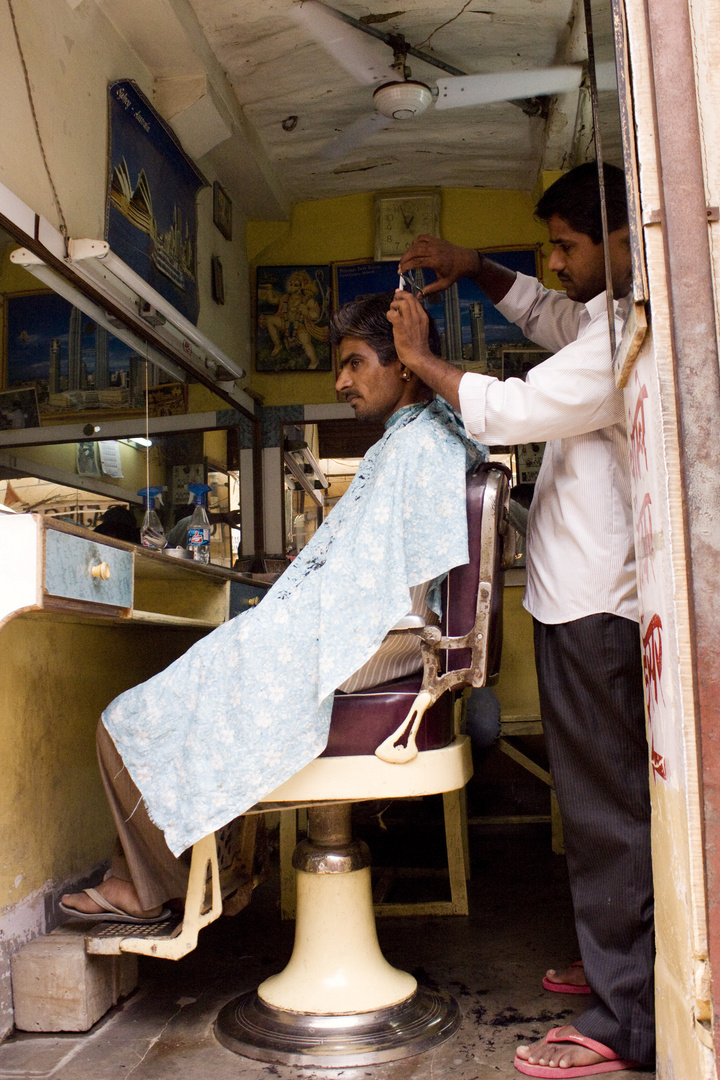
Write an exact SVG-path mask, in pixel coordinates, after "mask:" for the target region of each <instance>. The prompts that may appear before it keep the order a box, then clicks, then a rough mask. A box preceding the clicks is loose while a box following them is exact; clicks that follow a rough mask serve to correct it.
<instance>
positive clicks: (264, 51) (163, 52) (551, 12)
mask: <svg viewBox="0 0 720 1080" xmlns="http://www.w3.org/2000/svg"><path fill="white" fill-rule="evenodd" d="M297 2H298V0H123V3H122V4H117V3H116V2H115V0H96V3H97V4H98V6H100V7H101V8H102V9H103V10H104V12H105V13H106V15H107V17H108V18H109V19H110V20H111V21H112V22H114V23H115V25H116V26H118V28H119V29H120V30H121V32H122V33H123V34H124V35H125V37H126V38H127V39H128V41H130V43H131V44H132V45H133V47H134V48H135V49H136V51H137V52H138V53H139V54H140V55H141V57H142V58H143V59H144V61H145V63H146V64H147V65H148V67H149V68H150V70H151V72H152V73H153V74H154V76H155V79H156V88H157V102H158V107H159V108H160V110H161V112H163V113H164V115H165V116H166V117H167V118H168V119H169V120H170V122H171V123H175V120H174V119H173V115H174V113H176V112H177V111H178V110H180V109H182V108H184V107H185V106H186V105H187V102H188V100H190V99H192V98H193V97H197V96H198V95H199V94H201V93H204V92H209V93H210V94H211V97H212V101H213V102H214V103H215V106H216V108H217V110H219V114H218V121H219V122H220V116H221V117H222V124H221V126H222V125H223V124H224V125H225V133H227V132H232V135H231V137H230V138H224V140H223V141H221V142H219V144H218V145H217V146H216V147H215V148H214V149H212V150H211V151H210V152H209V154H208V159H209V161H211V162H212V165H213V167H214V169H215V170H216V171H217V173H218V175H220V177H221V179H223V180H224V182H225V183H227V184H228V186H230V188H231V190H234V191H235V192H236V193H238V194H239V193H240V192H241V193H242V202H243V204H244V205H245V206H246V207H247V209H248V216H250V217H278V216H284V214H286V213H287V211H288V209H289V207H290V206H291V205H292V204H293V203H294V202H296V201H298V200H303V199H313V198H326V197H331V196H337V195H343V194H348V193H351V192H356V191H367V190H377V189H381V188H392V187H406V186H445V187H475V186H481V187H493V188H515V189H524V190H530V189H532V188H533V186H534V184H535V180H536V178H537V175H538V172H539V171H540V170H541V169H543V168H549V169H556V168H561V167H566V166H569V165H572V164H574V163H575V162H576V161H577V160H578V157H580V158H582V157H583V156H584V155H585V154H586V153H587V145H588V141H589V140H588V138H587V128H588V123H587V101H586V98H587V94H584V93H583V92H582V91H581V92H580V93H579V94H578V93H577V92H576V93H572V94H564V95H561V96H559V97H558V98H554V99H544V101H543V102H542V104H543V106H544V111H545V115H544V116H543V115H540V116H528V115H526V112H525V111H523V109H522V108H521V107H519V106H518V105H517V104H511V103H510V102H503V103H500V104H495V105H483V106H474V107H470V108H462V109H452V110H444V111H435V109H434V106H431V107H430V109H429V110H428V112H427V113H425V114H424V115H423V116H421V117H417V118H415V119H413V120H407V121H394V122H392V124H391V126H390V127H388V128H387V129H385V130H381V131H376V132H375V133H374V134H373V136H372V138H371V139H369V140H368V141H366V142H364V143H363V144H362V145H359V146H354V147H353V148H351V149H350V150H349V151H348V153H347V154H346V155H344V156H343V157H342V158H341V159H339V160H326V159H324V158H323V157H322V151H323V148H324V147H325V146H326V145H327V144H328V142H329V141H330V140H332V139H333V138H335V137H336V136H337V135H338V134H339V133H340V132H342V131H344V130H346V129H347V128H348V127H349V126H350V125H351V124H352V123H353V122H354V121H356V120H357V119H358V118H359V117H361V116H363V115H366V114H368V113H370V112H372V110H373V106H372V91H373V87H372V86H363V85H359V84H358V83H357V82H355V81H354V79H353V78H352V76H350V75H349V74H347V72H346V71H345V70H344V69H343V68H342V67H341V66H340V64H339V63H338V62H337V61H336V60H335V59H333V57H332V56H330V55H329V54H328V53H327V52H326V51H325V50H324V49H323V48H322V47H321V46H320V45H319V44H318V43H317V42H316V41H315V40H314V39H313V38H312V36H311V35H310V34H309V32H308V31H307V30H306V29H305V27H304V26H302V25H299V24H298V23H297V22H296V21H295V20H294V19H293V18H292V8H293V7H294V6H295V4H296V3H297ZM463 2H464V0H435V3H428V2H427V0H403V2H401V0H370V2H369V3H364V2H359V0H333V3H334V6H336V7H338V8H341V9H342V10H343V11H344V12H346V13H347V14H349V15H351V16H353V17H354V18H355V19H360V20H363V19H365V20H369V21H371V22H372V24H373V25H375V26H377V27H378V28H379V29H381V30H383V31H388V32H391V33H397V32H400V33H402V34H403V35H404V36H405V38H406V39H407V41H408V42H409V43H410V44H411V45H413V46H415V47H418V46H420V47H421V49H422V51H424V52H428V53H430V54H431V55H434V56H435V57H437V58H439V59H441V60H443V61H445V62H446V63H449V64H451V65H453V66H454V67H456V68H459V69H461V70H462V71H465V72H468V73H470V74H476V73H486V72H487V73H491V72H498V71H512V70H517V69H519V70H527V69H533V68H544V67H548V66H550V65H553V64H563V63H568V62H582V61H583V60H584V59H585V58H586V51H585V42H584V24H583V20H582V17H580V18H576V17H575V10H576V8H578V7H579V8H580V9H581V8H582V4H581V3H580V4H578V0H575V3H573V0H470V3H468V4H467V6H466V7H465V10H464V11H462V13H460V12H461V9H462V8H463ZM593 3H594V5H595V4H596V0H593ZM597 7H598V18H597V21H596V26H595V33H596V45H597V44H600V46H601V48H605V51H607V47H606V46H607V41H608V40H609V30H608V27H607V25H606V23H607V10H608V7H609V0H597ZM601 12H602V15H601ZM601 20H604V21H601ZM443 23H447V25H444V26H443V25H442V24H443ZM357 34H358V37H359V38H360V39H361V40H362V41H363V42H365V43H370V45H371V47H376V48H377V49H378V50H379V52H380V54H381V55H386V57H387V63H388V67H389V65H390V64H391V63H392V52H391V50H390V49H389V48H388V47H387V46H385V45H384V44H382V43H376V42H374V41H373V39H371V38H369V37H367V36H365V35H362V34H361V33H360V32H359V31H357ZM431 35H432V36H431ZM430 37H431V40H429V41H427V39H428V38H430ZM423 42H427V43H426V44H422V43H423ZM409 64H410V66H411V68H412V76H413V78H417V79H420V80H422V81H425V82H427V83H428V84H429V85H430V86H431V87H432V86H434V85H435V80H436V79H437V78H438V77H439V76H442V74H443V73H442V72H440V71H438V69H436V68H434V67H431V66H429V65H427V64H424V63H423V62H422V61H420V60H416V59H414V58H412V57H411V58H409ZM388 74H389V78H391V77H392V73H391V72H390V71H389V73H388ZM196 84H197V85H198V86H199V87H200V89H197V87H196ZM206 84H207V85H206ZM203 87H204V88H205V89H203ZM208 100H209V99H206V100H205V105H206V106H207V103H208ZM173 102H175V103H176V104H175V105H173ZM188 115H192V114H188ZM203 115H207V113H204V114H203ZM291 116H296V117H297V118H298V119H297V123H296V126H295V127H294V129H293V130H290V131H286V130H284V129H283V126H282V123H283V121H284V120H286V119H287V118H288V117H291ZM177 122H178V128H179V125H180V123H181V118H177ZM205 123H206V121H204V120H203V121H202V124H203V125H205ZM583 128H584V129H585V136H584V142H583V137H582V130H583ZM579 133H580V138H579V137H578V136H579ZM616 150H617V147H613V149H612V150H611V152H610V154H609V155H607V154H606V156H609V157H610V158H611V159H612V157H613V154H615V156H616ZM200 164H201V165H202V159H201V161H200Z"/></svg>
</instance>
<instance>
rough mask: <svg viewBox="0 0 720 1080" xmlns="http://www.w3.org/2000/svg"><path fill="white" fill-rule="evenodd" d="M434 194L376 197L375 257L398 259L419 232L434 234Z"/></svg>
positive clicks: (435, 209) (435, 215)
mask: <svg viewBox="0 0 720 1080" xmlns="http://www.w3.org/2000/svg"><path fill="white" fill-rule="evenodd" d="M437 202H438V200H437V196H436V195H435V194H427V195H406V196H396V197H392V196H386V197H382V196H381V197H379V199H378V214H377V235H376V244H375V248H376V251H375V258H376V259H395V258H397V259H399V258H400V256H401V255H403V254H404V252H406V251H407V249H408V248H409V247H410V245H411V244H412V242H413V240H414V239H415V238H416V237H418V236H420V234H421V233H427V234H429V235H431V236H432V235H435V236H436V235H437V232H438V212H437V210H438V207H437Z"/></svg>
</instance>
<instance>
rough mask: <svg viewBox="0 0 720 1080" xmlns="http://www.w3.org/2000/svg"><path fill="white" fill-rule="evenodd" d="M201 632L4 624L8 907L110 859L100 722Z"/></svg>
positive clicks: (2, 898) (0, 827)
mask: <svg viewBox="0 0 720 1080" xmlns="http://www.w3.org/2000/svg"><path fill="white" fill-rule="evenodd" d="M199 636H201V632H198V631H189V630H172V631H168V630H167V629H163V631H162V632H158V630H157V629H151V628H143V627H138V626H127V625H126V626H120V625H110V624H108V623H97V624H95V625H92V624H91V622H90V620H89V619H88V620H87V622H86V623H85V624H83V623H81V622H80V621H78V620H73V619H72V618H70V617H65V618H62V617H59V616H55V617H53V616H48V615H34V616H33V615H26V616H19V617H17V618H14V619H11V620H10V621H9V622H8V623H6V624H5V626H4V627H3V628H2V630H1V631H0V641H1V645H2V655H3V663H2V666H1V667H0V710H1V712H2V715H3V716H4V717H5V718H6V719H7V718H12V722H6V723H4V724H3V725H2V726H0V760H1V761H2V763H3V783H2V785H1V786H0V832H1V833H2V836H3V838H4V839H3V858H2V860H0V912H2V911H3V910H7V908H8V907H9V906H11V905H13V904H16V903H17V902H18V901H20V900H22V899H23V898H25V897H27V896H28V895H30V894H32V893H33V891H34V890H36V889H39V888H41V887H42V886H43V885H45V884H46V883H47V881H48V879H51V880H53V881H62V880H64V879H67V878H69V877H71V876H72V875H74V874H79V873H82V872H83V871H86V870H87V869H89V868H90V867H91V866H92V865H93V864H94V863H98V862H100V861H102V860H103V859H106V858H108V857H109V855H110V852H111V849H112V841H113V837H114V830H113V826H112V821H111V818H110V812H109V810H108V807H107V802H106V799H105V795H104V792H103V789H102V783H101V780H100V775H99V773H98V768H97V760H96V757H95V727H96V725H97V721H98V719H99V717H100V713H101V711H102V710H103V709H104V708H105V707H106V705H108V704H109V702H110V701H111V700H112V699H113V697H115V696H116V695H117V694H119V693H121V692H122V691H123V690H126V689H127V688H128V687H130V686H134V685H135V684H136V683H137V682H141V681H143V680H144V679H147V678H149V677H150V676H151V675H153V674H155V672H157V671H159V670H161V669H162V668H163V667H165V666H166V665H167V664H169V663H171V662H172V661H173V660H174V659H175V658H176V657H177V656H178V655H180V653H182V652H184V651H185V649H187V648H189V646H190V645H192V644H193V643H194V642H195V641H196V640H197V639H198V637H199Z"/></svg>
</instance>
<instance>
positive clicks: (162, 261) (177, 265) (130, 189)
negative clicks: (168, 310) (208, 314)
mask: <svg viewBox="0 0 720 1080" xmlns="http://www.w3.org/2000/svg"><path fill="white" fill-rule="evenodd" d="M108 102H109V106H108V107H109V125H110V140H109V149H108V152H109V167H108V193H107V209H106V221H105V238H106V239H107V241H108V242H109V244H110V247H111V249H112V250H113V251H114V252H115V254H116V255H118V256H119V257H120V258H121V259H123V260H124V262H126V263H127V264H128V266H130V267H132V269H133V270H135V272H136V273H138V274H139V275H140V277H142V278H143V279H144V280H145V281H147V283H148V285H151V286H152V287H153V289H156V290H157V291H158V292H159V293H160V294H161V295H162V296H164V297H165V299H166V300H167V301H169V303H171V304H172V305H173V306H174V307H176V308H177V310H178V311H179V312H181V314H183V315H184V316H185V318H187V319H190V321H191V322H193V323H194V322H197V317H198V311H199V306H200V300H199V295H198V280H197V279H198V273H197V210H196V201H197V193H198V191H199V190H200V189H201V188H203V187H205V186H206V185H207V180H206V179H205V177H204V176H203V174H202V173H201V172H200V170H199V169H198V167H197V166H196V165H195V162H194V161H193V160H192V159H191V158H189V157H188V155H187V154H186V153H185V151H184V150H183V148H182V146H181V145H180V143H179V142H178V139H177V137H176V136H175V133H174V132H173V131H172V129H171V128H170V127H169V126H168V125H167V124H166V123H165V121H164V120H163V119H162V117H161V116H160V115H159V114H158V113H157V112H156V111H155V109H154V108H153V106H152V105H151V103H150V102H149V101H148V99H147V98H146V97H145V95H144V94H143V93H142V91H141V90H140V88H139V87H138V86H136V84H135V83H134V82H132V80H130V79H122V80H120V81H118V82H115V83H112V84H111V85H110V87H109V88H108Z"/></svg>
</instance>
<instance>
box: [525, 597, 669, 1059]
mask: <svg viewBox="0 0 720 1080" xmlns="http://www.w3.org/2000/svg"><path fill="white" fill-rule="evenodd" d="M535 660H536V665H537V673H538V683H539V688H540V709H541V714H542V721H543V729H544V732H545V740H546V743H547V749H548V755H549V758H550V768H551V771H552V775H553V781H554V784H555V790H556V793H557V797H558V803H559V806H560V812H561V814H562V819H563V831H564V835H565V847H566V852H567V864H568V872H569V876H570V886H571V889H572V896H573V905H574V910H575V923H576V928H577V935H578V941H579V944H580V954H581V956H582V959H583V964H584V966H585V974H586V977H587V981H588V983H589V985H590V987H591V988H592V991H593V993H592V995H591V997H590V998H588V1002H589V1006H588V1009H587V1010H586V1012H584V1013H583V1015H582V1016H581V1017H580V1019H579V1020H578V1021H577V1023H576V1027H577V1028H578V1030H579V1031H580V1032H581V1033H582V1034H583V1035H586V1036H588V1037H589V1038H592V1039H597V1040H598V1041H599V1042H602V1043H604V1044H605V1045H606V1046H609V1047H611V1048H612V1049H613V1050H614V1051H615V1052H616V1053H617V1054H620V1055H621V1056H622V1057H627V1058H631V1059H633V1060H635V1061H639V1062H642V1063H645V1064H652V1063H654V1054H655V1025H654V1007H653V1005H654V1001H653V999H654V980H653V971H654V962H655V942H654V923H653V885H652V862H651V851H650V789H649V770H648V748H647V740H646V735H645V709H644V704H643V690H642V664H641V655H640V636H639V631H638V626H637V623H635V622H632V621H630V620H629V619H623V618H620V617H619V616H617V615H609V614H600V615H590V616H588V617H587V618H584V619H576V620H575V621H573V622H569V623H561V624H558V625H546V624H543V623H539V622H537V621H535Z"/></svg>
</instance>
